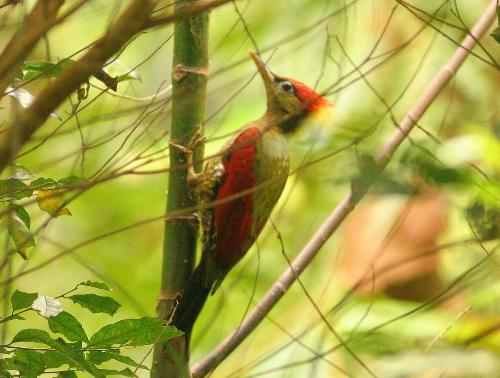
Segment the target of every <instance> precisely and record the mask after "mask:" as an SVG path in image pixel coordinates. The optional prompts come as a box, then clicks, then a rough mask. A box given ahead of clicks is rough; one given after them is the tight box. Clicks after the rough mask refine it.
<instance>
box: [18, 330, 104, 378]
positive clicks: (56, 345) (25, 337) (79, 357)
mask: <svg viewBox="0 0 500 378" xmlns="http://www.w3.org/2000/svg"><path fill="white" fill-rule="evenodd" d="M18 342H34V343H42V344H45V345H48V346H49V347H51V348H53V349H55V350H57V351H58V352H60V353H62V354H63V355H64V356H65V357H66V358H68V359H69V360H70V361H71V362H72V363H73V364H74V365H75V366H76V367H77V368H79V369H83V370H85V371H88V372H89V373H91V374H93V375H94V376H95V377H103V378H104V377H105V375H104V374H102V373H101V372H99V369H97V368H96V367H95V365H93V364H92V363H90V362H88V361H87V360H85V358H84V356H83V354H82V353H78V352H75V351H73V350H72V349H71V347H70V346H69V345H68V344H66V343H65V342H64V341H63V340H61V339H58V340H54V339H53V338H51V337H50V335H49V334H48V333H47V332H45V331H42V330H40V329H23V330H21V331H19V332H18V333H17V335H16V336H14V339H13V340H12V343H18Z"/></svg>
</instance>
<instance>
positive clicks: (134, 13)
mask: <svg viewBox="0 0 500 378" xmlns="http://www.w3.org/2000/svg"><path fill="white" fill-rule="evenodd" d="M42 1H43V2H44V3H45V2H48V3H50V4H55V3H57V2H63V0H40V2H42ZM229 1H230V0H211V1H208V0H205V1H203V2H202V3H201V5H200V6H194V5H193V6H186V7H184V9H182V11H180V12H178V13H175V14H173V15H169V16H165V17H163V18H158V19H151V14H152V13H153V10H154V8H155V6H156V5H157V3H158V2H159V0H134V1H133V2H132V3H131V4H130V5H129V6H128V8H127V9H126V10H125V11H124V12H123V13H122V15H121V16H120V17H119V18H118V20H116V21H115V22H114V23H113V25H111V27H110V28H109V29H108V31H107V32H106V34H105V35H104V36H103V37H101V38H100V39H99V40H97V41H96V42H95V43H94V44H93V45H92V47H91V48H90V49H89V51H88V52H87V53H86V54H85V55H84V56H83V57H82V58H80V59H79V60H78V61H76V62H75V63H74V64H72V65H71V66H70V67H68V68H67V69H66V70H64V71H63V72H62V73H61V74H60V75H59V76H58V77H57V78H56V79H55V80H54V81H53V82H51V83H49V84H48V85H47V86H46V87H45V88H44V89H43V90H42V91H41V92H40V94H39V95H38V96H37V98H36V99H35V101H34V102H33V104H32V105H31V106H30V107H29V108H27V109H25V110H24V111H22V112H20V113H19V115H18V117H17V118H16V119H15V120H14V122H12V123H11V124H9V125H8V126H7V127H6V128H5V129H4V130H2V134H1V135H0V173H1V172H2V171H3V170H4V169H5V167H6V166H7V165H8V164H9V163H10V162H11V161H12V160H14V158H15V156H16V155H17V153H18V152H19V150H20V149H21V147H22V146H23V145H24V144H25V143H26V142H27V141H28V140H29V139H30V137H31V135H32V134H33V133H34V132H35V131H36V130H37V129H38V128H40V127H41V125H42V124H43V123H44V122H45V121H46V120H47V118H48V117H49V115H50V113H52V112H53V111H54V110H55V109H56V108H57V107H58V106H59V105H61V103H62V102H63V101H64V100H65V99H66V98H67V97H68V96H70V95H71V93H73V92H74V91H76V90H77V89H78V88H79V87H80V86H81V85H82V84H84V83H85V82H87V81H88V79H89V77H90V76H92V75H94V74H96V73H98V72H99V71H100V70H101V68H102V67H103V65H104V64H105V63H106V61H107V60H108V59H109V58H111V57H112V56H113V55H114V54H116V53H117V52H119V51H120V49H121V48H123V46H125V45H126V43H127V42H128V41H129V40H130V39H131V38H132V37H133V36H134V35H136V34H137V33H139V32H141V31H143V30H144V29H147V28H150V27H152V26H158V25H165V24H168V23H172V22H174V21H177V20H181V19H184V18H186V17H189V16H192V15H195V14H197V13H200V12H202V11H204V10H207V9H211V8H214V7H216V6H219V5H222V4H225V3H227V2H229ZM53 6H54V5H51V9H52V7H53ZM72 11H73V8H72V10H70V11H68V12H66V14H65V15H63V17H66V16H67V15H68V14H71V13H72ZM58 22H59V20H55V19H54V20H53V21H52V24H56V23H58ZM26 25H28V26H29V27H32V25H29V23H26ZM46 30H48V29H44V30H43V32H45V31H46ZM43 32H41V34H43ZM28 51H29V50H28ZM24 58H25V56H23V58H19V59H17V62H18V63H19V62H21V63H22V60H23V59H24ZM19 64H20V63H19ZM0 67H1V66H0ZM1 77H3V76H1V75H0V78H1ZM9 83H10V82H9ZM9 83H7V85H8V84H9ZM1 93H3V92H1Z"/></svg>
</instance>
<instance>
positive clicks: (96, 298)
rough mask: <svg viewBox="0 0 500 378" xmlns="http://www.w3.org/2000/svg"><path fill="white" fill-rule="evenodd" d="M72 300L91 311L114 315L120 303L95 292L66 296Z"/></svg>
mask: <svg viewBox="0 0 500 378" xmlns="http://www.w3.org/2000/svg"><path fill="white" fill-rule="evenodd" d="M68 299H71V300H72V301H73V302H75V303H77V304H79V305H80V306H82V307H85V308H86V309H88V310H90V311H92V312H96V313H99V312H103V313H106V314H109V315H114V314H115V312H116V311H117V310H118V309H119V308H120V304H119V303H118V302H117V301H115V300H114V299H113V298H111V297H103V296H100V295H96V294H75V295H71V296H69V297H68Z"/></svg>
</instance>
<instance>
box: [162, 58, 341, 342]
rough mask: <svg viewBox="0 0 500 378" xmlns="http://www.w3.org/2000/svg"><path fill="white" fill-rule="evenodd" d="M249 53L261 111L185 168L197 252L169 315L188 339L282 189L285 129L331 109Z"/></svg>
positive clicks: (290, 129)
mask: <svg viewBox="0 0 500 378" xmlns="http://www.w3.org/2000/svg"><path fill="white" fill-rule="evenodd" d="M250 56H251V58H252V59H253V61H254V63H255V65H256V66H257V69H258V72H259V73H260V76H261V77H262V80H263V81H264V86H265V90H266V97H267V109H266V111H265V113H264V114H263V115H262V116H261V117H260V118H258V119H257V120H255V121H252V122H249V123H247V124H246V125H244V126H243V127H242V128H241V129H240V131H239V132H237V133H236V135H235V137H234V138H233V139H232V140H231V141H230V142H229V143H228V144H226V145H225V146H224V147H223V148H222V150H221V151H220V153H218V154H216V156H215V157H214V158H211V159H209V160H208V161H207V163H206V164H205V167H204V169H203V170H202V173H200V174H194V173H193V171H191V176H192V177H191V181H192V182H195V184H194V185H193V191H194V194H195V197H196V201H197V203H198V206H199V209H200V211H199V213H200V214H199V215H200V218H201V225H202V231H203V236H202V255H201V260H200V263H199V264H198V266H197V267H196V269H195V270H194V272H193V274H192V276H191V277H190V279H189V281H188V283H187V285H186V288H185V289H184V292H183V293H182V294H181V296H180V298H179V302H178V306H177V307H176V308H175V309H174V310H173V311H174V312H173V314H172V324H174V325H175V326H176V327H177V328H178V329H180V330H182V331H184V333H185V334H186V336H187V339H188V340H189V337H190V334H191V330H192V327H193V325H194V322H195V320H196V317H197V316H198V314H199V313H200V311H201V309H202V307H203V305H204V304H205V301H206V299H207V297H208V295H209V294H210V293H212V294H213V292H214V291H215V290H216V289H217V288H218V287H219V285H220V284H221V282H222V280H223V279H224V277H225V276H226V275H227V273H228V272H229V271H230V270H231V269H232V268H233V267H234V266H235V265H236V264H237V263H238V261H240V260H241V258H242V257H243V256H244V255H245V253H246V252H247V251H248V249H249V248H250V247H251V246H252V244H253V243H254V242H255V240H256V239H257V236H258V235H259V233H260V232H261V230H262V228H263V227H264V225H265V224H266V222H267V220H268V218H269V216H270V214H271V211H272V210H273V208H274V206H275V205H276V203H277V202H278V199H279V198H280V196H281V193H282V192H283V189H284V187H285V184H286V181H287V178H288V174H289V156H288V150H287V143H286V136H287V135H289V134H291V133H293V132H294V131H295V130H297V129H298V128H299V127H301V125H303V124H304V123H307V122H305V121H307V120H308V119H309V118H310V117H317V116H319V115H322V116H323V117H321V118H323V120H324V114H328V113H330V114H331V110H332V109H333V105H332V104H331V103H330V102H329V101H328V100H326V99H325V98H324V97H322V96H321V95H320V94H318V93H316V92H315V91H314V90H312V89H311V88H309V87H308V86H306V85H305V84H303V83H301V82H299V81H297V80H294V79H290V78H286V77H281V76H278V75H276V74H274V73H273V72H271V71H270V70H269V68H268V67H267V65H266V64H265V63H264V61H263V60H262V59H261V58H260V57H259V56H258V55H257V54H256V53H254V52H250Z"/></svg>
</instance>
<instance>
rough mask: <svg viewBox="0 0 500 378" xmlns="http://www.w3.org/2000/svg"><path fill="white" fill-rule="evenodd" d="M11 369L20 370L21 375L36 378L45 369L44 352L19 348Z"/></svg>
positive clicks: (15, 353)
mask: <svg viewBox="0 0 500 378" xmlns="http://www.w3.org/2000/svg"><path fill="white" fill-rule="evenodd" d="M11 363H12V366H9V369H12V370H13V369H15V370H18V371H19V374H20V375H21V377H27V378H36V377H38V376H39V375H40V374H42V373H43V372H44V371H45V361H44V359H43V354H42V353H40V352H36V351H34V350H28V349H17V350H16V351H15V352H14V358H13V359H12V361H11Z"/></svg>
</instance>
